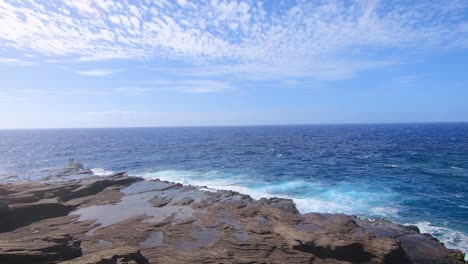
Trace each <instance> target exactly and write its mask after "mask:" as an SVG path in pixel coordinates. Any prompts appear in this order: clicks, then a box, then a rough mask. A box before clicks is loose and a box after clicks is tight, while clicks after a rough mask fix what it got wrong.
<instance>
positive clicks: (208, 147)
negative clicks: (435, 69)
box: [0, 123, 468, 252]
mask: <svg viewBox="0 0 468 264" xmlns="http://www.w3.org/2000/svg"><path fill="white" fill-rule="evenodd" d="M70 157H74V158H75V160H77V161H79V162H82V163H84V164H85V167H87V168H92V169H93V171H94V172H95V173H96V174H98V175H109V174H111V173H113V172H119V171H128V173H129V174H130V175H136V176H142V177H145V178H148V179H153V178H159V179H163V180H169V181H174V182H180V183H183V184H191V185H199V186H206V187H208V188H213V189H230V190H235V191H238V192H241V193H245V194H249V195H251V196H252V197H253V198H260V197H272V196H277V197H285V198H292V199H294V201H295V202H296V204H297V207H298V209H299V210H300V211H301V212H303V213H306V212H328V213H346V214H353V215H358V216H361V217H366V218H371V219H377V218H384V219H387V220H391V221H394V222H398V223H402V224H413V225H417V226H418V227H419V228H420V229H421V231H422V232H427V233H431V234H433V235H434V236H436V237H437V238H439V239H440V240H441V241H443V242H444V243H445V244H446V246H447V247H449V248H457V249H461V250H462V251H464V252H468V124H467V123H446V124H445V123H444V124H442V123H441V124H365V125H364V124H363V125H297V126H245V127H179V128H112V129H49V130H0V181H1V182H11V181H18V180H33V181H34V180H39V179H41V178H44V177H47V176H50V175H53V173H54V171H56V169H57V168H61V167H63V166H64V165H66V164H67V162H68V158H70Z"/></svg>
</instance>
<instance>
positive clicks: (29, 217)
mask: <svg viewBox="0 0 468 264" xmlns="http://www.w3.org/2000/svg"><path fill="white" fill-rule="evenodd" d="M463 258H464V256H463V254H462V253H461V252H460V251H457V250H451V249H447V248H445V247H444V245H443V244H442V243H440V242H439V241H438V240H437V239H435V238H434V237H432V236H430V235H428V234H420V232H419V230H418V229H417V228H416V227H411V226H402V225H397V224H393V223H390V222H387V221H384V220H378V221H370V220H366V219H361V218H358V217H356V216H348V215H343V214H320V213H309V214H304V215H303V214H300V213H299V212H298V210H297V209H296V206H295V205H294V203H293V201H292V200H287V199H280V198H271V199H260V200H258V201H256V200H253V199H252V198H250V197H249V196H246V195H242V194H239V193H236V192H232V191H214V190H206V189H205V188H204V189H200V188H197V187H193V186H182V185H180V184H175V183H170V182H165V181H159V180H152V181H145V180H143V179H141V178H137V177H129V176H127V175H126V174H117V175H113V176H108V177H94V176H92V175H90V176H89V177H88V178H86V179H79V180H72V179H70V180H63V179H62V180H56V181H50V180H49V181H43V182H27V183H7V184H3V185H0V263H465V262H464V260H463Z"/></svg>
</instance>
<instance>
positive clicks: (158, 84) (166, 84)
mask: <svg viewBox="0 0 468 264" xmlns="http://www.w3.org/2000/svg"><path fill="white" fill-rule="evenodd" d="M150 84H151V87H119V88H115V89H114V91H116V92H119V93H125V94H129V95H145V94H148V93H151V92H158V91H159V92H161V91H168V92H177V93H187V94H210V93H220V92H226V91H230V90H233V89H234V87H233V86H232V85H231V84H230V83H229V82H225V81H214V80H156V81H152V82H151V83H150Z"/></svg>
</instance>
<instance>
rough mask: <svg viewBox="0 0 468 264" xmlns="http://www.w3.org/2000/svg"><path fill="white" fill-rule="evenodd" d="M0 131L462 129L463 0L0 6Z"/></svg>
mask: <svg viewBox="0 0 468 264" xmlns="http://www.w3.org/2000/svg"><path fill="white" fill-rule="evenodd" d="M0 25H1V26H0V80H1V81H0V128H47V127H122V126H123V127H128V126H131V127H133V126H191V125H259V124H266V125H268V124H308V123H369V122H370V123H376V122H377V123H379V122H450V121H455V122H456V121H468V103H467V102H468V87H467V84H468V50H467V48H468V1H466V0H445V1H443V2H442V1H431V0H427V1H402V0H385V1H383V0H381V1H377V0H359V1H358V0H356V1H352V0H346V1H340V0H329V1H312V0H311V1H221V0H218V1H191V0H178V1H164V0H160V1H157V0H139V1H136V0H135V1H109V0H62V1H33V0H27V1H26V0H21V1H12V0H0Z"/></svg>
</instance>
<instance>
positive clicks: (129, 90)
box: [114, 87, 155, 95]
mask: <svg viewBox="0 0 468 264" xmlns="http://www.w3.org/2000/svg"><path fill="white" fill-rule="evenodd" d="M154 90H155V89H154V88H142V87H119V88H115V89H114V91H116V92H119V93H125V94H129V95H145V94H148V93H149V92H152V91H154Z"/></svg>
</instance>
